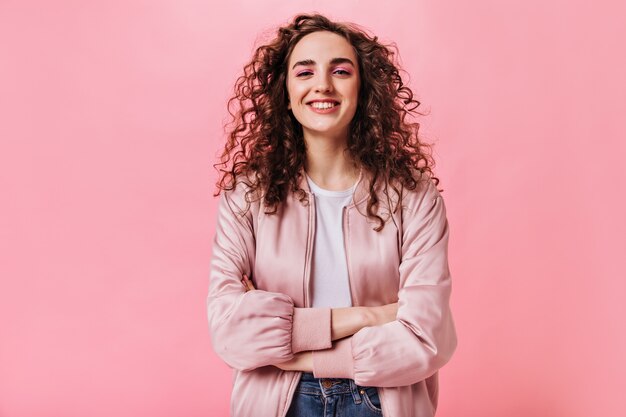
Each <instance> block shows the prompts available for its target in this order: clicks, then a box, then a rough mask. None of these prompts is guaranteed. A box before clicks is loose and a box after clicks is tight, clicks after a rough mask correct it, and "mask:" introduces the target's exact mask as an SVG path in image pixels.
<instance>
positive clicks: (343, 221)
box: [341, 206, 359, 306]
mask: <svg viewBox="0 0 626 417" xmlns="http://www.w3.org/2000/svg"><path fill="white" fill-rule="evenodd" d="M346 210H347V207H346V206H343V209H342V211H341V227H342V228H343V230H342V235H343V251H344V253H345V256H346V267H347V271H348V286H349V287H350V298H351V299H352V305H353V306H354V305H359V303H358V302H357V301H358V300H356V298H355V297H354V293H353V291H352V278H351V277H352V274H351V273H350V256H349V255H348V243H347V235H348V226H349V224H348V221H347V216H346Z"/></svg>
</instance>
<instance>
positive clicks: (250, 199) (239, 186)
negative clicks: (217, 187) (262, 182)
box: [220, 174, 262, 217]
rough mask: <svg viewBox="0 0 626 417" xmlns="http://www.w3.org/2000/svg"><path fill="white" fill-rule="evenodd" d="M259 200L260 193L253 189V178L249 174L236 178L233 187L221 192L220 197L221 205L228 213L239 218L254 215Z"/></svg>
mask: <svg viewBox="0 0 626 417" xmlns="http://www.w3.org/2000/svg"><path fill="white" fill-rule="evenodd" d="M261 200H262V198H261V193H260V191H259V190H258V188H256V187H255V178H254V177H253V175H251V174H248V175H246V174H241V175H239V176H237V179H236V183H235V186H234V187H233V188H231V189H228V190H222V195H221V197H220V203H221V204H222V205H227V206H228V207H229V208H230V211H232V212H233V213H236V214H238V215H240V216H241V217H250V216H251V215H252V214H254V213H256V212H257V211H258V206H259V204H260V202H261Z"/></svg>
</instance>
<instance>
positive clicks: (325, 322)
mask: <svg viewBox="0 0 626 417" xmlns="http://www.w3.org/2000/svg"><path fill="white" fill-rule="evenodd" d="M244 201H245V200H244V191H243V188H242V187H237V188H235V190H233V191H231V192H228V191H227V192H223V193H222V194H221V197H220V199H219V203H218V209H217V223H216V231H215V237H214V240H213V251H212V258H211V263H210V282H209V293H208V296H207V299H206V301H207V313H208V322H209V331H210V334H211V343H212V346H213V350H214V351H215V353H216V354H217V355H218V356H219V357H220V358H221V359H222V360H223V361H224V362H226V364H227V365H228V366H230V367H231V368H233V369H237V370H242V371H247V370H252V369H255V368H258V367H261V366H267V365H273V364H278V363H281V362H285V361H287V360H289V359H292V358H293V356H294V354H295V353H297V352H300V351H305V350H315V349H326V348H330V347H331V346H332V341H331V322H330V320H331V316H330V308H298V307H295V305H294V302H293V300H292V299H291V297H289V296H288V295H286V294H282V293H276V292H269V291H263V290H260V289H256V290H251V291H246V289H245V287H244V285H243V283H242V282H241V279H242V278H243V274H244V273H245V274H246V275H247V276H248V277H252V271H253V270H254V261H255V259H254V258H255V247H256V244H255V238H256V237H255V234H254V228H253V214H252V213H251V211H252V210H251V209H250V210H248V211H247V213H246V214H245V215H243V216H242V215H241V214H240V212H241V208H242V207H245V203H244Z"/></svg>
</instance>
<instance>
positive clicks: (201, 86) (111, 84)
mask: <svg viewBox="0 0 626 417" xmlns="http://www.w3.org/2000/svg"><path fill="white" fill-rule="evenodd" d="M619 3H621V2H618V1H613V2H593V5H592V2H587V1H571V0H559V1H551V2H545V1H528V0H525V1H521V0H520V1H506V2H501V1H485V0H477V1H472V2H465V1H442V0H439V1H434V0H431V1H411V2H408V1H407V2H404V1H392V2H381V1H343V2H336V1H300V2H297V1H289V2H288V1H230V2H221V3H220V4H210V2H209V1H200V0H196V1H193V0H177V1H173V0H170V1H164V0H161V1H152V0H150V1H149V0H144V1H140V0H132V1H131V0H125V1H119V0H117V1H111V0H109V1H100V2H95V1H91V2H89V1H55V2H46V1H39V2H35V1H10V0H0V118H1V122H0V138H1V149H0V186H1V193H0V207H1V208H0V210H1V213H0V214H1V215H0V268H1V269H0V279H1V281H0V416H1V417H31V416H32V417H35V416H36V417H56V416H62V417H74V416H76V417H79V416H80V417H84V416H89V417H105V416H107V417H108V416H116V417H127V416H151V417H159V416H163V417H165V416H185V417H193V416H226V415H227V409H228V402H229V395H230V390H231V379H230V370H229V368H228V367H227V366H226V365H225V364H224V363H222V362H221V361H220V359H219V358H217V357H216V356H215V355H214V354H213V352H212V350H211V347H210V339H209V334H208V325H207V321H206V313H205V297H206V293H207V288H208V268H209V258H210V251H211V242H212V238H213V233H214V213H215V202H216V200H214V199H213V197H212V192H213V190H214V188H213V183H214V181H215V179H216V174H215V171H214V170H213V167H212V164H213V163H214V162H215V158H216V153H217V151H218V150H219V148H220V147H221V145H222V140H223V134H222V132H221V128H222V121H223V120H224V119H225V117H226V100H227V98H228V97H229V92H230V91H231V88H232V85H233V83H234V81H235V79H236V76H237V75H238V74H239V72H240V70H241V68H242V66H243V64H244V63H245V62H246V61H247V60H248V59H249V57H250V56H251V53H252V51H253V49H254V42H255V40H256V39H257V37H258V39H259V40H260V39H261V37H260V34H262V33H263V31H264V30H268V29H271V28H272V27H273V26H275V25H278V24H282V23H284V22H285V21H287V20H289V19H290V18H291V16H293V15H294V14H295V13H297V12H300V11H312V10H317V11H320V12H324V13H327V14H328V15H329V16H330V17H333V18H337V19H340V20H350V21H354V22H357V23H360V24H362V25H364V26H366V27H368V28H369V29H371V30H372V31H373V32H374V33H375V34H377V35H378V36H379V37H380V38H381V39H382V40H383V41H396V42H397V44H398V46H399V48H400V53H401V58H402V62H403V64H404V68H405V69H406V70H407V72H408V73H409V74H410V75H411V79H410V82H409V85H410V86H411V87H412V88H413V89H414V91H415V92H416V94H417V97H418V98H419V99H420V100H421V102H422V104H423V105H422V106H421V109H422V110H424V111H430V115H429V116H428V117H426V118H423V119H422V123H423V124H422V128H423V129H422V133H423V134H424V138H425V139H427V140H428V141H431V142H435V143H436V155H435V157H436V158H437V162H438V164H437V167H436V172H437V174H438V175H439V177H440V178H441V180H442V183H441V185H442V187H443V188H444V189H445V191H444V194H443V195H444V197H445V199H446V203H447V207H448V213H449V221H450V224H451V230H452V232H451V233H452V234H451V242H450V266H451V271H452V273H453V279H454V287H453V295H452V307H453V311H454V313H455V319H456V323H457V330H458V336H459V346H458V349H457V352H456V354H455V356H454V358H453V359H452V361H451V362H450V363H449V364H448V365H447V366H446V367H445V368H444V369H442V371H441V383H442V388H441V393H440V409H439V410H440V412H439V413H438V416H440V417H456V416H464V417H474V416H475V417H501V416H508V417H518V416H519V417H528V416H534V417H536V416H550V417H555V416H556V417H559V416H567V417H589V416H594V417H595V416H603V417H618V416H623V415H626V414H625V412H626V406H625V398H626V396H625V395H624V393H623V390H624V388H625V387H626V381H625V379H626V377H625V375H626V366H625V365H626V360H625V359H624V357H625V354H626V329H625V324H624V322H625V321H624V319H625V318H626V311H625V307H624V305H625V304H624V298H625V296H626V291H625V290H626V288H625V287H626V285H625V275H626V274H625V273H624V270H625V268H624V258H625V257H626V255H625V253H624V252H625V249H626V221H625V220H624V213H626V199H625V196H624V190H625V189H626V187H625V185H626V184H625V183H626V181H625V180H626V178H625V177H626V175H625V171H624V169H623V168H620V167H619V162H620V160H621V159H624V157H626V145H625V139H626V134H625V133H626V129H625V128H624V114H623V113H624V111H625V110H626V109H625V106H624V103H625V101H626V80H625V79H624V78H625V77H624V74H625V73H626V60H625V57H626V54H624V39H625V38H626V30H625V29H624V25H623V16H624V13H625V12H626V10H624V7H623V6H619Z"/></svg>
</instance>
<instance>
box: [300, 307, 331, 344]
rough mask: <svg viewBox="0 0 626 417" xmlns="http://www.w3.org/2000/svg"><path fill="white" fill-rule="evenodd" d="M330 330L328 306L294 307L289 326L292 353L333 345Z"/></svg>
mask: <svg viewBox="0 0 626 417" xmlns="http://www.w3.org/2000/svg"><path fill="white" fill-rule="evenodd" d="M330 332H331V323H330V307H312V308H300V307H294V309H293V325H292V327H291V350H292V352H293V353H297V352H302V351H305V350H319V349H328V348H329V347H331V346H332V345H333V341H332V339H331V334H330Z"/></svg>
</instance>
